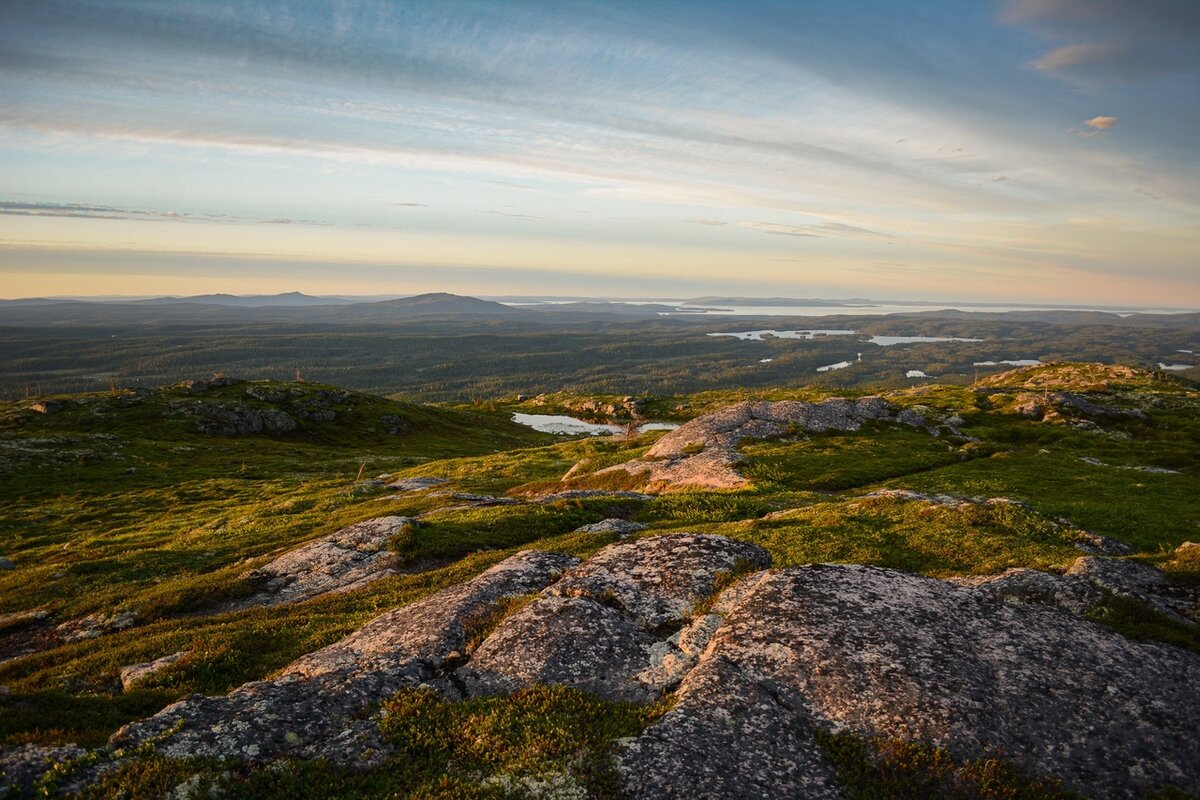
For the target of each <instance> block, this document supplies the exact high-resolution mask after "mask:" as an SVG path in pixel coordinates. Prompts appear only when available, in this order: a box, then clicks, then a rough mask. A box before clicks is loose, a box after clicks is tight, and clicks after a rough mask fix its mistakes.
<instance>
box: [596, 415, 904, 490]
mask: <svg viewBox="0 0 1200 800" xmlns="http://www.w3.org/2000/svg"><path fill="white" fill-rule="evenodd" d="M866 420H892V421H896V422H900V423H902V424H905V425H913V426H918V427H923V426H924V425H925V418H924V417H923V416H922V415H921V414H920V413H918V412H916V411H913V410H912V409H904V410H897V409H896V407H895V406H893V405H892V404H891V403H889V402H887V401H886V400H884V399H883V398H880V397H864V398H861V399H859V400H856V401H850V400H846V399H844V398H840V397H832V398H829V399H827V400H823V401H822V402H820V403H804V402H800V401H793V400H784V401H780V402H777V403H770V402H745V403H739V404H737V405H734V406H729V407H727V408H723V409H721V410H720V411H715V412H713V413H711V414H705V415H704V416H702V417H697V418H696V419H693V420H691V421H690V422H687V423H685V424H684V425H681V426H680V427H678V428H676V429H675V430H673V431H671V432H670V433H668V434H667V435H665V436H663V437H662V438H661V439H659V440H658V441H657V442H655V443H654V446H653V447H651V448H650V450H649V452H647V453H646V455H645V456H644V457H643V458H640V459H635V460H633V461H628V462H626V463H624V464H618V465H616V466H612V467H606V468H605V469H602V470H599V471H597V472H596V474H597V475H603V474H606V473H612V472H616V471H618V470H623V471H625V472H627V473H629V474H631V475H642V479H643V480H644V482H645V483H646V485H647V486H650V487H654V488H659V489H669V488H677V487H684V486H702V487H707V488H713V489H735V488H739V487H742V486H745V485H747V484H748V483H749V481H748V480H747V479H746V478H744V477H743V476H742V475H741V474H740V473H738V471H737V470H736V469H735V465H736V463H737V462H738V461H740V460H741V458H742V456H741V454H740V453H739V452H738V445H739V444H740V443H741V442H742V441H743V440H745V439H749V438H758V439H765V438H772V437H778V436H784V435H786V434H788V433H789V432H797V433H800V432H808V433H821V432H825V431H833V430H838V431H853V430H858V429H859V427H861V425H862V423H863V422H864V421H866Z"/></svg>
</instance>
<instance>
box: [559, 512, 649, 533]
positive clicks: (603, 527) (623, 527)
mask: <svg viewBox="0 0 1200 800" xmlns="http://www.w3.org/2000/svg"><path fill="white" fill-rule="evenodd" d="M645 529H646V526H645V525H643V524H642V523H640V522H634V521H633V520H631V519H620V518H617V517H610V518H608V519H602V520H600V521H599V522H593V523H592V524H590V525H580V526H579V527H578V528H576V529H575V531H574V532H575V533H615V534H617V535H618V536H620V537H621V538H624V537H626V536H628V535H629V534H631V533H637V532H638V531H642V530H645Z"/></svg>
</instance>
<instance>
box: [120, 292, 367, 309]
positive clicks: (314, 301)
mask: <svg viewBox="0 0 1200 800" xmlns="http://www.w3.org/2000/svg"><path fill="white" fill-rule="evenodd" d="M346 302H347V301H346V300H345V299H343V298H340V297H314V296H312V295H309V294H303V293H302V292H284V293H283V294H248V295H238V294H224V293H222V294H197V295H192V296H190V297H155V298H151V299H150V300H135V301H133V304H134V305H141V306H163V305H174V304H176V303H191V304H196V305H209V306H230V307H234V308H266V307H271V306H340V305H345V304H346Z"/></svg>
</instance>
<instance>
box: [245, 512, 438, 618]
mask: <svg viewBox="0 0 1200 800" xmlns="http://www.w3.org/2000/svg"><path fill="white" fill-rule="evenodd" d="M416 524H417V523H416V520H414V519H413V518H411V517H377V518H375V519H368V520H364V521H363V522H358V523H355V524H354V525H350V526H348V527H345V528H342V529H341V530H339V531H336V532H334V533H331V534H329V535H328V536H322V537H321V538H320V539H315V540H313V541H311V542H309V543H308V544H305V545H302V546H300V547H297V548H296V549H295V550H291V551H289V552H287V553H284V554H283V555H281V556H280V557H279V558H276V559H275V560H274V561H271V562H270V563H268V564H265V565H263V566H261V567H259V568H258V569H254V570H250V571H249V572H247V573H246V574H245V575H243V576H242V577H243V579H245V580H247V581H249V582H251V583H252V584H254V585H255V587H256V591H255V593H254V594H253V595H251V596H250V597H248V598H243V599H241V600H238V601H237V602H235V603H233V604H231V605H230V606H229V607H230V608H250V607H253V606H277V605H283V604H285V603H298V602H300V601H302V600H309V599H311V598H313V597H316V596H318V595H322V594H328V593H330V592H348V591H351V590H353V589H357V588H358V587H360V586H364V585H366V584H367V583H370V582H371V581H374V580H378V579H380V578H384V577H387V576H388V575H394V574H395V569H394V568H395V567H396V566H397V564H398V560H399V559H398V557H397V556H396V555H395V554H394V553H392V552H390V551H389V550H388V542H389V541H391V539H392V538H393V537H394V536H396V535H397V534H398V533H400V532H401V531H403V530H404V529H405V528H407V527H410V526H413V525H416Z"/></svg>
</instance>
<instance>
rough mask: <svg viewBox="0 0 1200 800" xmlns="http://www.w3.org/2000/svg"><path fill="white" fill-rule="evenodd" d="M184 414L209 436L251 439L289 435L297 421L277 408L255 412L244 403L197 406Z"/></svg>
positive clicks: (199, 404) (189, 408)
mask: <svg viewBox="0 0 1200 800" xmlns="http://www.w3.org/2000/svg"><path fill="white" fill-rule="evenodd" d="M181 410H182V412H183V413H184V414H187V415H189V416H193V417H195V418H196V430H198V431H199V432H200V433H204V434H208V435H209V436H249V435H251V434H256V433H268V434H277V433H288V432H290V431H294V430H296V427H297V423H296V420H295V419H294V418H293V417H292V416H291V415H289V414H288V413H287V412H286V411H280V410H279V409H277V408H253V407H251V406H247V405H244V404H242V403H230V404H221V403H201V402H197V403H193V404H192V405H188V406H184V407H183V408H182V409H181Z"/></svg>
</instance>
